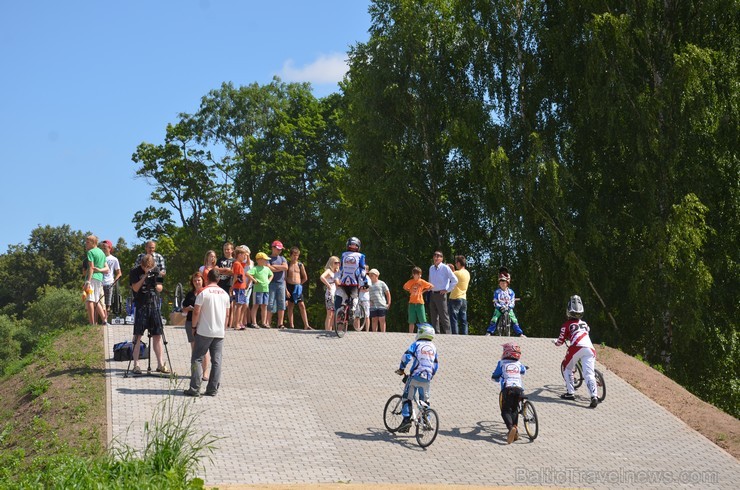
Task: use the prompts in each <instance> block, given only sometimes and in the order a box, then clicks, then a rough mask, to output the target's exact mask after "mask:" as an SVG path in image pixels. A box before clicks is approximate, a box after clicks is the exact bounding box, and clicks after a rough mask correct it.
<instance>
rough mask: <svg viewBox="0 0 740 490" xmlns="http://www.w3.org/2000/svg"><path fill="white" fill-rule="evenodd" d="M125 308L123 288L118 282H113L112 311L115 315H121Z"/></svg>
mask: <svg viewBox="0 0 740 490" xmlns="http://www.w3.org/2000/svg"><path fill="white" fill-rule="evenodd" d="M122 309H123V299H122V298H121V290H120V289H119V288H118V283H115V284H113V291H111V305H110V311H111V313H113V314H114V315H115V316H117V317H119V316H121V310H122Z"/></svg>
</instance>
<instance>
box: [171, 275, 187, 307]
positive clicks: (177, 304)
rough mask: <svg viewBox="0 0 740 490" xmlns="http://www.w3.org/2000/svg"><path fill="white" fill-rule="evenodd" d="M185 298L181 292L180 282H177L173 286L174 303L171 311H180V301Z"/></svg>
mask: <svg viewBox="0 0 740 490" xmlns="http://www.w3.org/2000/svg"><path fill="white" fill-rule="evenodd" d="M184 300H185V295H184V294H183V292H182V284H181V283H179V282H178V283H177V286H175V300H174V302H173V303H174V304H173V305H172V311H175V312H178V313H179V312H181V311H182V302H183V301H184Z"/></svg>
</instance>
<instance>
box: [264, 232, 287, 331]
mask: <svg viewBox="0 0 740 490" xmlns="http://www.w3.org/2000/svg"><path fill="white" fill-rule="evenodd" d="M283 248H284V247H283V243H282V242H281V241H280V240H275V241H274V242H272V245H270V249H271V252H270V263H269V264H268V266H267V267H269V268H270V270H271V271H272V273H273V274H274V277H273V278H272V282H270V294H269V303H268V304H269V308H268V309H267V322H266V323H265V325H266V327H267V328H270V324H271V323H272V315H273V314H274V313H277V326H278V327H279V328H283V327H284V325H283V319H284V318H285V308H286V305H285V273H286V272H287V271H288V261H287V260H286V259H285V257H283V255H282V253H283Z"/></svg>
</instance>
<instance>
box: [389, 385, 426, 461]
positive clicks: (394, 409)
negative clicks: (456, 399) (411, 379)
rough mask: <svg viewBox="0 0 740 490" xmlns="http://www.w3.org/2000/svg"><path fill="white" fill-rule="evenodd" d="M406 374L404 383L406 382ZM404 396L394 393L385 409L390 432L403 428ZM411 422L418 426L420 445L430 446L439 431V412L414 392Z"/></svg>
mask: <svg viewBox="0 0 740 490" xmlns="http://www.w3.org/2000/svg"><path fill="white" fill-rule="evenodd" d="M406 379H407V378H406V376H404V378H403V383H404V384H405V383H406ZM402 410H403V396H402V395H393V396H391V397H390V398H389V399H388V401H387V402H385V408H384V409H383V423H384V424H385V428H386V429H388V432H390V433H392V434H395V433H396V432H398V429H400V428H401V424H402V423H403V412H402ZM411 423H412V424H413V425H414V426H415V427H416V431H415V437H416V442H417V443H418V444H419V447H422V448H426V447H429V446H430V445H431V444H432V443H433V442H434V440H435V439H436V438H437V433H438V432H439V416H438V415H437V412H436V411H435V410H434V409H433V408H431V407H430V406H429V404H428V403H427V402H425V401H424V400H422V399H420V398H419V395H418V393H415V394H414V399H413V400H412V402H411Z"/></svg>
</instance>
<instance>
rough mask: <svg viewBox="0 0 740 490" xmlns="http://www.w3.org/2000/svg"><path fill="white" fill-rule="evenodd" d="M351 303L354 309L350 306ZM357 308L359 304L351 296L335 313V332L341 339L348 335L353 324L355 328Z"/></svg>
mask: <svg viewBox="0 0 740 490" xmlns="http://www.w3.org/2000/svg"><path fill="white" fill-rule="evenodd" d="M349 301H352V308H350V307H349V306H350V305H349ZM356 308H357V304H356V303H355V301H354V300H353V299H352V297H351V296H350V297H347V298H346V299H344V300H343V301H342V304H341V305H340V306H339V308H338V309H337V311H336V312H335V313H334V332H335V333H336V334H337V337H339V338H342V337H344V334H346V333H347V326H348V325H349V324H350V323H352V325H353V327H354V311H355V309H356ZM360 309H362V308H360ZM363 314H364V312H363ZM360 325H362V324H360Z"/></svg>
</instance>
